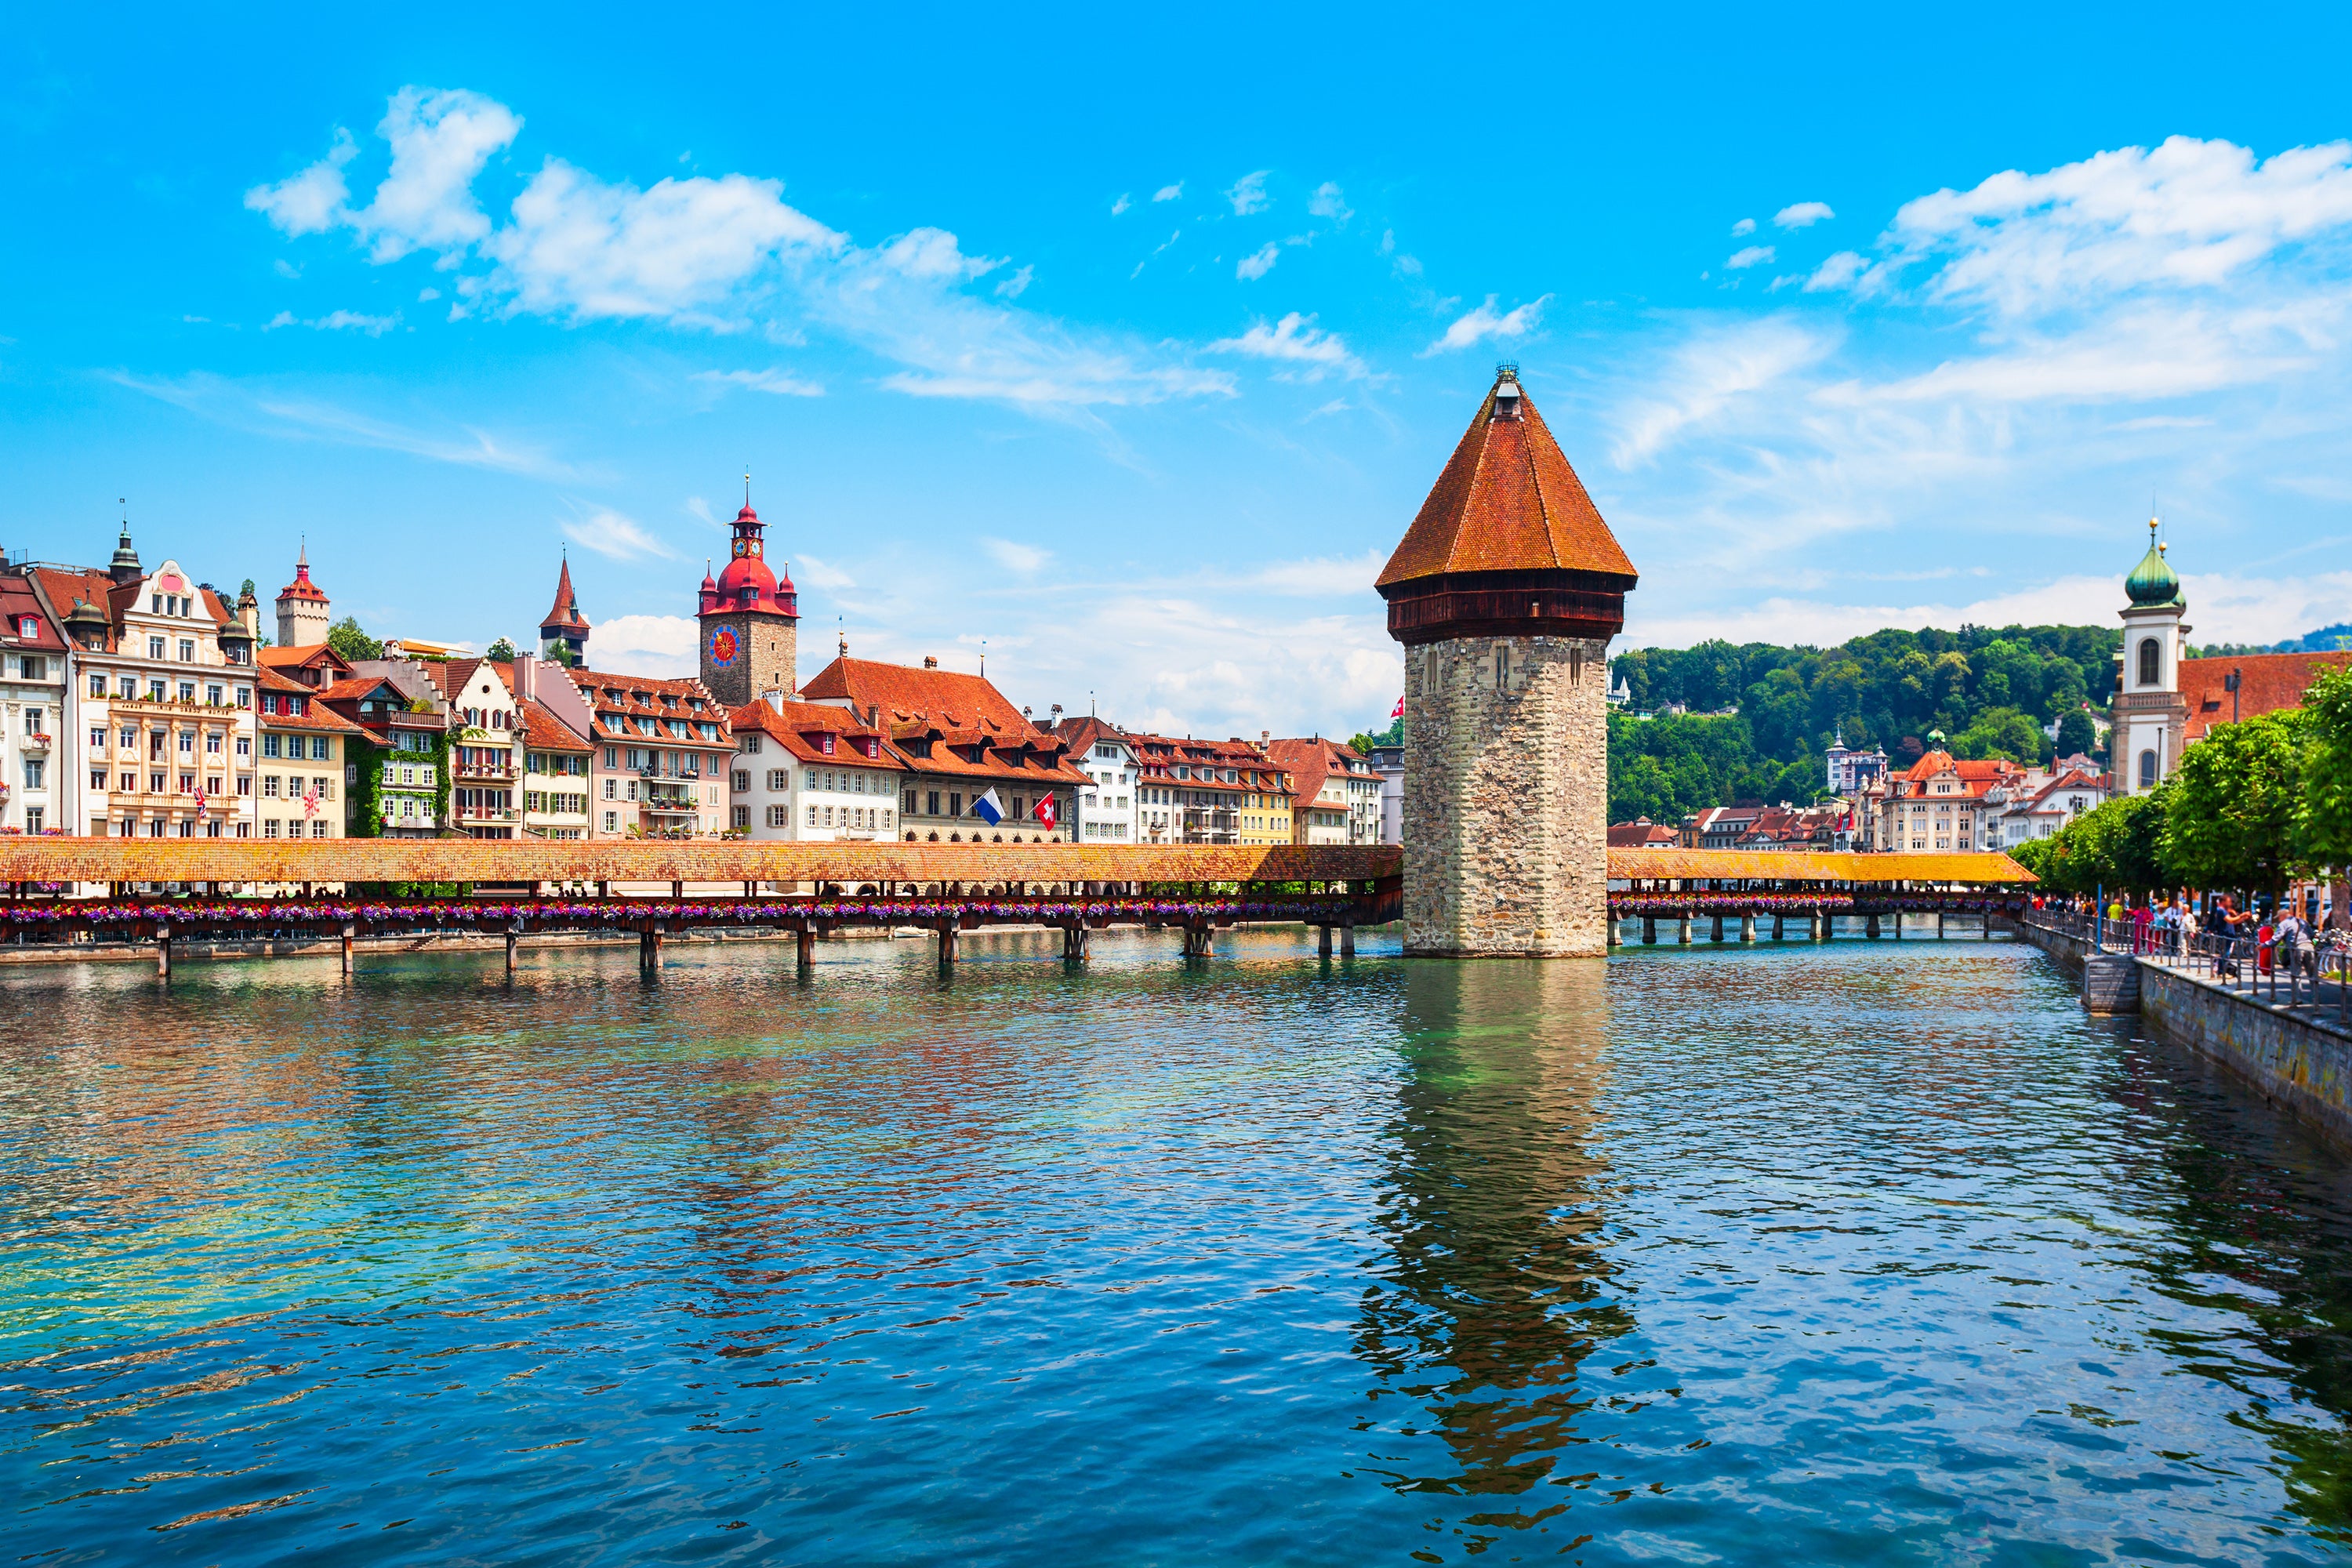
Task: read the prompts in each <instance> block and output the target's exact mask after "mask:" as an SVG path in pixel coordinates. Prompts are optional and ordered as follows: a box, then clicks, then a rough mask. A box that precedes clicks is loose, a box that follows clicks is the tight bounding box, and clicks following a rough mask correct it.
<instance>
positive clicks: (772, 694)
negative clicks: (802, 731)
mask: <svg viewBox="0 0 2352 1568" xmlns="http://www.w3.org/2000/svg"><path fill="white" fill-rule="evenodd" d="M760 700H761V701H762V702H764V703H766V704H767V705H768V706H769V707H770V708H771V709H772V710H774V711H775V713H776V715H777V716H778V717H779V718H781V717H782V715H783V711H784V694H783V692H782V690H781V689H778V688H775V687H770V688H769V689H767V690H765V691H762V692H761V693H760Z"/></svg>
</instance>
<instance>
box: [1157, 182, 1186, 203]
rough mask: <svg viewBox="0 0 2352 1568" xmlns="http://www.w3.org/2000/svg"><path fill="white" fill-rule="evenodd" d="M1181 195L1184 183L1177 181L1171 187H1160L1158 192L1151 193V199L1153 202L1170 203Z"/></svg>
mask: <svg viewBox="0 0 2352 1568" xmlns="http://www.w3.org/2000/svg"><path fill="white" fill-rule="evenodd" d="M1183 194H1184V182H1183V181H1181V180H1179V181H1177V182H1176V183H1175V184H1172V185H1162V186H1160V188H1159V189H1158V190H1156V191H1154V192H1152V193H1151V199H1152V200H1153V201H1155V202H1172V201H1174V200H1175V199H1176V198H1177V197H1179V196H1181V195H1183Z"/></svg>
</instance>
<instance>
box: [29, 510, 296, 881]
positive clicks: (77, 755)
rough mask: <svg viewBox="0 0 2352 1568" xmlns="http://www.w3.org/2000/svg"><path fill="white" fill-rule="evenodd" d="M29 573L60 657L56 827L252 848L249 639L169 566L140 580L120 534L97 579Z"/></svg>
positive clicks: (71, 572) (134, 556)
mask: <svg viewBox="0 0 2352 1568" xmlns="http://www.w3.org/2000/svg"><path fill="white" fill-rule="evenodd" d="M28 575H29V577H30V580H31V582H32V584H33V586H34V591H35V593H36V594H37V595H38V596H39V597H40V599H41V601H42V603H43V605H44V607H45V608H47V610H48V611H49V613H50V614H51V616H53V617H54V618H55V619H56V620H57V621H58V624H59V626H61V627H62V629H63V632H64V636H65V640H66V642H67V643H68V646H69V647H70V650H71V655H70V671H71V674H70V686H69V688H68V689H69V690H70V692H71V696H70V698H69V699H68V703H69V717H68V721H67V725H68V727H67V728H66V729H65V730H64V731H63V733H62V735H61V736H60V738H61V739H62V740H63V741H64V742H66V744H65V745H64V746H62V747H60V748H58V751H57V752H52V756H53V757H58V752H63V753H64V755H63V756H62V757H58V761H59V763H60V765H61V766H62V767H63V768H66V769H69V770H70V772H71V775H72V776H71V788H70V791H69V799H68V805H67V808H66V811H65V813H64V816H63V819H62V820H61V821H60V823H59V826H66V827H68V830H69V831H72V832H75V833H81V834H88V835H90V836H92V837H106V836H109V835H111V836H114V837H133V836H136V837H149V838H164V837H178V838H194V837H212V838H219V837H237V838H245V837H252V835H253V831H254V823H255V821H256V816H255V810H254V773H253V765H254V737H255V733H256V730H255V723H254V713H255V710H254V688H255V681H256V676H255V672H254V665H253V648H254V642H255V637H254V633H253V630H252V628H251V627H249V626H247V625H246V624H245V623H244V622H243V621H242V620H240V619H239V618H238V617H237V616H236V613H235V612H234V611H232V610H231V609H230V607H229V606H228V605H227V604H226V602H225V601H224V600H223V599H222V598H221V596H220V595H219V594H218V593H216V592H215V590H214V589H212V588H211V587H209V586H207V585H205V584H200V583H195V582H193V581H191V580H190V579H189V577H188V574H186V572H184V570H183V569H182V568H181V566H180V564H179V563H178V562H176V561H166V562H165V563H163V565H162V566H160V567H158V568H156V570H155V571H154V572H153V573H152V574H150V573H148V572H146V571H145V570H143V569H142V567H141V565H140V563H139V554H138V552H137V551H136V550H135V549H133V548H132V546H131V534H130V531H128V530H127V529H126V530H125V531H123V533H122V536H121V540H120V541H119V542H118V543H117V545H116V548H115V552H114V559H113V561H112V562H111V563H110V564H109V565H108V567H107V569H106V570H105V571H103V572H100V571H94V570H87V569H79V568H72V567H51V566H36V567H32V568H30V570H29V573H28Z"/></svg>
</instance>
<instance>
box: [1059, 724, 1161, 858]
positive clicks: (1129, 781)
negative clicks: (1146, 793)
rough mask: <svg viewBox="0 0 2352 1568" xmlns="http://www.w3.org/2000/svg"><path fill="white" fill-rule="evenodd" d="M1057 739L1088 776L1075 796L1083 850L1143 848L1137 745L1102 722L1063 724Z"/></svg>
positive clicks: (1079, 834)
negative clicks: (1086, 847) (1095, 846)
mask: <svg viewBox="0 0 2352 1568" xmlns="http://www.w3.org/2000/svg"><path fill="white" fill-rule="evenodd" d="M1054 733H1055V734H1056V735H1059V736H1060V737H1061V738H1062V739H1063V740H1065V741H1067V742H1069V743H1070V761H1071V762H1072V763H1075V764H1076V767H1077V769H1078V771H1079V772H1080V773H1084V774H1086V775H1087V780H1088V784H1087V787H1086V788H1084V789H1081V790H1079V791H1078V792H1077V795H1078V810H1077V823H1076V826H1077V839H1078V842H1079V843H1081V844H1139V843H1142V842H1143V835H1142V832H1141V830H1140V819H1139V812H1138V807H1137V801H1138V799H1139V796H1140V795H1141V790H1140V789H1139V784H1140V781H1141V769H1140V764H1139V762H1138V759H1137V757H1136V753H1135V745H1134V742H1131V741H1129V739H1128V738H1127V737H1126V736H1125V735H1124V734H1122V733H1121V732H1120V731H1118V728H1117V727H1116V726H1114V725H1111V724H1107V723H1105V722H1104V721H1102V720H1100V719H1097V718H1093V717H1088V718H1085V719H1065V720H1063V721H1061V722H1060V723H1059V724H1056V725H1055V726H1054Z"/></svg>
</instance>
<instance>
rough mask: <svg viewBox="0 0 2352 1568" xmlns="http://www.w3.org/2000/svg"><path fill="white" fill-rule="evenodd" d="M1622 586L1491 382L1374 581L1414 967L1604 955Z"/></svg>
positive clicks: (1555, 458) (1598, 536)
mask: <svg viewBox="0 0 2352 1568" xmlns="http://www.w3.org/2000/svg"><path fill="white" fill-rule="evenodd" d="M1636 581H1637V577H1636V575H1635V573H1634V571H1633V563H1632V562H1631V561H1630V560H1628V559H1627V558H1626V555H1625V552H1624V551H1623V550H1622V548H1620V547H1619V545H1618V543H1617V540H1616V537H1615V535H1613V534H1612V533H1611V532H1610V531H1609V525H1608V523H1607V522H1605V521H1602V519H1601V513H1600V510H1599V509H1597V508H1596V507H1594V506H1593V504H1592V500H1591V497H1590V496H1588V495H1587V494H1586V493H1585V490H1584V486H1583V484H1582V482H1581V481H1580V480H1579V479H1577V477H1576V471H1575V470H1574V469H1573V468H1570V466H1569V462H1568V458H1567V457H1566V456H1565V455H1564V454H1563V453H1562V452H1561V451H1560V449H1559V443H1558V442H1557V441H1555V440H1554V439H1553V438H1552V436H1551V432H1550V431H1549V429H1548V428H1546V426H1545V425H1544V422H1543V419H1542V417H1541V416H1539V415H1538V413H1537V411H1536V409H1535V407H1534V405H1533V400H1532V399H1530V398H1528V396H1527V395H1525V391H1524V389H1523V388H1522V387H1521V386H1520V385H1519V383H1518V367H1517V366H1516V365H1503V366H1499V367H1497V370H1496V378H1495V384H1494V385H1493V387H1492V388H1491V389H1490V390H1489V391H1488V393H1487V395H1486V400H1485V402H1483V403H1482V404H1481V405H1479V409H1478V412H1477V415H1476V416H1475V417H1474V418H1473V419H1472V420H1471V422H1470V427H1469V429H1468V430H1466V431H1465V432H1464V434H1463V437H1462V440H1461V442H1460V444H1459V445H1458V446H1456V447H1455V448H1454V455H1453V457H1452V458H1450V459H1449V460H1448V461H1447V463H1446V465H1445V468H1444V472H1442V473H1441V474H1440V475H1439V476H1438V479H1437V483H1436V484H1435V486H1434V487H1433V488H1432V489H1431V490H1430V493H1429V498H1428V500H1426V501H1424V502H1423V505H1422V509H1421V510H1420V512H1419V514H1418V515H1416V516H1415V517H1414V519H1413V521H1412V527H1411V528H1410V529H1408V530H1407V531H1406V532H1405V536H1404V539H1403V540H1402V542H1400V543H1399V544H1398V546H1397V548H1396V552H1395V553H1394V554H1392V555H1391V556H1390V558H1389V562H1388V564H1387V566H1386V567H1385V568H1383V569H1382V571H1381V574H1380V579H1379V582H1378V584H1377V586H1378V587H1379V589H1380V592H1381V597H1383V598H1385V599H1386V600H1387V601H1388V621H1389V635H1390V636H1391V637H1395V638H1396V639H1397V640H1398V641H1400V642H1402V644H1403V645H1404V649H1405V697H1404V702H1405V713H1404V721H1405V728H1404V737H1405V746H1406V751H1405V795H1404V879H1405V881H1404V888H1405V891H1404V900H1405V903H1404V919H1405V942H1404V945H1405V951H1406V952H1408V953H1427V954H1460V955H1464V956H1471V955H1481V954H1504V953H1519V954H1526V955H1528V956H1569V955H1585V954H1589V955H1594V956H1598V955H1600V954H1601V953H1603V952H1606V951H1607V943H1608V909H1607V898H1608V876H1609V865H1608V815H1607V813H1608V795H1609V790H1608V768H1609V735H1608V724H1607V720H1606V717H1605V713H1606V709H1605V706H1604V701H1603V699H1604V698H1605V696H1606V684H1607V679H1608V664H1609V640H1610V639H1611V638H1612V637H1615V636H1616V635H1617V633H1618V632H1619V631H1620V630H1622V628H1623V626H1624V619H1625V608H1624V606H1625V594H1626V593H1627V591H1628V590H1630V589H1632V588H1633V585H1634V584H1635V582H1636Z"/></svg>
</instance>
